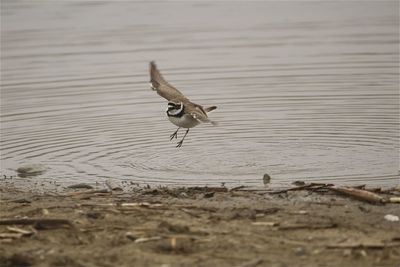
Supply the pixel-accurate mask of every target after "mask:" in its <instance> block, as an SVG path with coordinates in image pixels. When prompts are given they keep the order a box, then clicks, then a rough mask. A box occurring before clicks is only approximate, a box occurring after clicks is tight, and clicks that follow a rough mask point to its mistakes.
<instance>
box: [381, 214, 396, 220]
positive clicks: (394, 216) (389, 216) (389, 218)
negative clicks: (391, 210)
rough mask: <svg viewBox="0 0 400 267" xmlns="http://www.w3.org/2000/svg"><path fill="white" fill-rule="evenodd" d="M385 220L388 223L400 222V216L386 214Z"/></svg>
mask: <svg viewBox="0 0 400 267" xmlns="http://www.w3.org/2000/svg"><path fill="white" fill-rule="evenodd" d="M384 218H385V220H386V221H389V222H398V221H399V216H396V215H392V214H386V215H385V217H384Z"/></svg>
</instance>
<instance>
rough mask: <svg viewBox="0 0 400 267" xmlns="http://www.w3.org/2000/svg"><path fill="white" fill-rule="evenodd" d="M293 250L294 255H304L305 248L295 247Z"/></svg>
mask: <svg viewBox="0 0 400 267" xmlns="http://www.w3.org/2000/svg"><path fill="white" fill-rule="evenodd" d="M293 251H294V254H296V256H304V255H306V250H305V249H304V248H303V247H297V248H295V249H294V250H293Z"/></svg>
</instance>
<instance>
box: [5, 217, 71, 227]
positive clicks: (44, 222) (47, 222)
mask: <svg viewBox="0 0 400 267" xmlns="http://www.w3.org/2000/svg"><path fill="white" fill-rule="evenodd" d="M15 224H20V225H35V226H36V228H48V227H59V226H63V225H68V226H70V227H72V228H74V225H73V224H72V222H71V221H69V220H66V219H42V218H38V219H3V220H0V225H15Z"/></svg>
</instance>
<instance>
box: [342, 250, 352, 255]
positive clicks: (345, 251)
mask: <svg viewBox="0 0 400 267" xmlns="http://www.w3.org/2000/svg"><path fill="white" fill-rule="evenodd" d="M349 256H351V249H345V250H343V257H349Z"/></svg>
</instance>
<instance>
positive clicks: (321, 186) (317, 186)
mask: <svg viewBox="0 0 400 267" xmlns="http://www.w3.org/2000/svg"><path fill="white" fill-rule="evenodd" d="M331 186H333V184H323V183H310V184H306V185H301V186H296V187H291V188H288V189H284V190H280V191H275V192H271V193H270V194H281V193H286V192H288V191H297V190H316V189H327V188H330V187H331Z"/></svg>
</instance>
